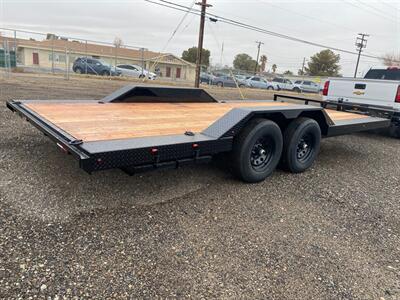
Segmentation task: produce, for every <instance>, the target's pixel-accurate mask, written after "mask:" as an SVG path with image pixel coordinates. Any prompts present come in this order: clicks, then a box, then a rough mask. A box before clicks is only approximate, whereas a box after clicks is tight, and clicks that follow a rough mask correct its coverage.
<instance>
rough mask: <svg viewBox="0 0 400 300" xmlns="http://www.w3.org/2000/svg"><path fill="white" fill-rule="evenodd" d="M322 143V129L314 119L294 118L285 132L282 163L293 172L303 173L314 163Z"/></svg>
mask: <svg viewBox="0 0 400 300" xmlns="http://www.w3.org/2000/svg"><path fill="white" fill-rule="evenodd" d="M320 144H321V129H320V127H319V125H318V123H317V122H316V121H315V120H314V119H310V118H298V119H295V120H293V121H292V122H291V123H290V124H289V126H288V127H287V128H286V130H285V132H284V134H283V152H282V159H281V165H282V167H283V168H284V169H285V170H287V171H290V172H292V173H301V172H304V171H305V170H307V169H308V168H309V167H311V165H312V164H313V163H314V161H315V159H316V157H317V156H318V152H319V148H320Z"/></svg>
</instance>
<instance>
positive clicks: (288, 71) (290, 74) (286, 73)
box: [283, 70, 293, 76]
mask: <svg viewBox="0 0 400 300" xmlns="http://www.w3.org/2000/svg"><path fill="white" fill-rule="evenodd" d="M283 75H288V76H292V75H293V72H292V71H290V70H286V71H285V72H283Z"/></svg>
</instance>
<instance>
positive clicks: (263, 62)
mask: <svg viewBox="0 0 400 300" xmlns="http://www.w3.org/2000/svg"><path fill="white" fill-rule="evenodd" d="M267 61H268V58H267V56H266V55H265V54H263V55H261V57H260V62H261V64H260V72H264V71H265V67H266V66H267Z"/></svg>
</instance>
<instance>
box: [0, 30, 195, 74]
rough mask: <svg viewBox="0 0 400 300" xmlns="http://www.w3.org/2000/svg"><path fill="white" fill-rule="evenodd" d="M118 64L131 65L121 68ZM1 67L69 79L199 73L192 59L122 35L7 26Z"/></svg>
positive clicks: (0, 40) (0, 33)
mask: <svg viewBox="0 0 400 300" xmlns="http://www.w3.org/2000/svg"><path fill="white" fill-rule="evenodd" d="M118 65H125V66H126V65H130V66H129V67H126V68H127V69H126V70H122V72H121V70H119V69H118V68H117V66H118ZM132 66H133V67H132ZM128 68H130V69H128ZM0 70H1V71H2V73H3V75H4V76H5V77H10V76H11V74H12V73H13V72H24V73H45V74H57V75H63V76H64V77H65V78H66V79H69V77H70V76H71V75H72V74H74V75H75V74H77V73H80V74H87V75H101V76H115V75H118V76H119V75H123V76H126V77H127V78H135V77H136V78H149V79H154V78H157V79H161V80H163V81H193V80H194V74H195V66H194V65H193V64H191V63H188V62H185V61H183V60H181V59H180V58H178V57H176V56H173V55H172V54H166V53H158V52H152V51H149V50H148V49H146V48H143V47H136V46H130V45H126V44H123V43H122V40H121V39H120V38H115V40H114V43H108V42H101V41H94V40H88V39H81V38H75V37H70V36H59V35H55V34H53V33H47V34H44V33H39V32H33V31H23V30H14V29H7V28H0Z"/></svg>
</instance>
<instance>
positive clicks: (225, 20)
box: [144, 0, 400, 62]
mask: <svg viewBox="0 0 400 300" xmlns="http://www.w3.org/2000/svg"><path fill="white" fill-rule="evenodd" d="M144 1H146V2H149V3H153V4H156V5H159V6H164V7H168V8H171V9H175V10H179V11H188V10H189V9H190V8H189V7H187V6H184V5H180V4H176V3H173V2H169V1H165V0H159V1H160V2H163V3H160V2H156V1H153V0H144ZM190 13H194V14H197V15H200V14H199V11H197V10H191V11H190ZM206 15H207V16H209V18H213V19H214V20H215V21H218V22H221V23H225V24H229V25H233V26H236V27H240V28H244V29H248V30H252V31H255V32H259V33H263V34H267V35H270V36H274V37H278V38H282V39H286V40H290V41H293V42H298V43H303V44H306V45H310V46H315V47H320V48H325V49H330V50H334V51H338V52H342V53H347V54H352V55H358V53H357V52H354V51H350V50H346V49H341V48H337V47H332V46H328V45H324V44H320V43H316V42H312V41H308V40H304V39H300V38H296V37H292V36H289V35H286V34H281V33H277V32H274V31H271V30H267V29H264V28H260V27H257V26H253V25H250V24H246V23H243V22H239V21H235V20H232V19H229V18H225V17H222V16H218V15H215V14H212V13H206ZM361 56H363V57H369V58H377V59H381V57H379V56H372V55H366V54H361ZM396 62H400V61H396Z"/></svg>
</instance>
